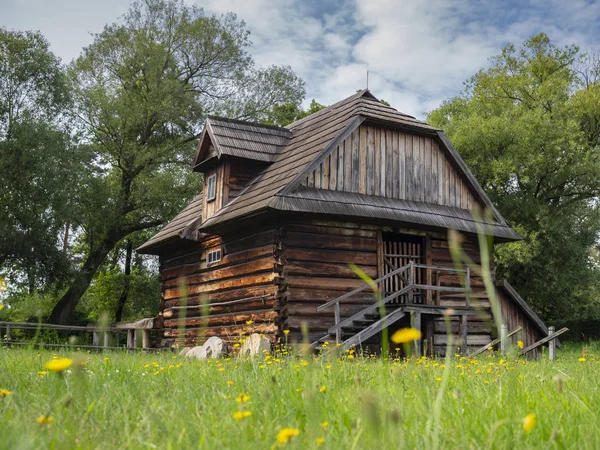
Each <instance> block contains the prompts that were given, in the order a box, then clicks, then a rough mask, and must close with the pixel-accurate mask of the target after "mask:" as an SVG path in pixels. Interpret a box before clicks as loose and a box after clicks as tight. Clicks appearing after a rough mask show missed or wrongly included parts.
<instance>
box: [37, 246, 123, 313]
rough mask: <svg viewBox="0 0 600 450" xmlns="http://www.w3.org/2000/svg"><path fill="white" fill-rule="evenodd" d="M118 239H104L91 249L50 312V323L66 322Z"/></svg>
mask: <svg viewBox="0 0 600 450" xmlns="http://www.w3.org/2000/svg"><path fill="white" fill-rule="evenodd" d="M118 241H119V239H110V238H106V239H104V240H103V241H102V242H101V243H100V245H99V246H98V247H96V248H95V249H92V250H91V251H90V254H89V255H88V257H87V259H86V260H85V263H84V264H83V266H82V267H81V269H80V270H79V271H78V272H77V273H76V274H75V278H74V279H73V283H72V284H71V287H70V288H69V290H68V291H67V292H66V293H65V295H63V296H62V298H61V299H60V300H59V301H58V303H57V304H56V305H55V306H54V309H53V310H52V312H51V313H50V318H49V320H50V323H55V324H61V325H63V324H66V323H67V322H68V321H69V319H70V318H71V314H73V311H75V308H76V307H77V304H78V303H79V301H80V300H81V297H82V296H83V294H85V291H86V290H87V288H88V287H89V285H90V283H91V282H92V279H93V278H94V275H95V274H96V272H97V271H98V269H99V268H100V266H101V265H102V262H103V261H104V258H106V256H107V255H108V254H109V253H110V251H111V250H112V249H113V248H114V247H115V245H116V244H117V242H118Z"/></svg>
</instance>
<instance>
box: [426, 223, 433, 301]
mask: <svg viewBox="0 0 600 450" xmlns="http://www.w3.org/2000/svg"><path fill="white" fill-rule="evenodd" d="M425 264H427V265H428V266H431V265H432V263H431V236H430V235H427V236H425ZM425 283H426V284H427V285H428V286H431V269H426V279H425ZM426 295H427V297H426V299H425V303H427V304H428V305H431V303H432V301H431V296H432V292H431V291H427V294H426Z"/></svg>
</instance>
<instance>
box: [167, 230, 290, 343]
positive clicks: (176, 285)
mask: <svg viewBox="0 0 600 450" xmlns="http://www.w3.org/2000/svg"><path fill="white" fill-rule="evenodd" d="M278 234H279V231H278V229H275V228H274V229H267V230H265V231H260V232H249V233H246V234H237V235H235V236H223V237H213V238H209V239H205V240H204V241H202V242H199V243H192V244H191V245H190V246H189V247H188V249H187V250H180V251H179V252H178V253H177V254H170V255H168V256H163V257H161V260H160V275H161V281H162V302H161V312H162V316H163V327H164V342H163V346H167V345H172V344H174V343H175V341H176V339H177V338H181V342H180V343H181V344H182V345H191V344H197V343H199V342H202V341H203V340H204V339H205V338H208V337H210V336H218V337H220V338H222V339H224V340H225V341H227V342H232V341H234V340H236V339H238V338H239V336H240V334H241V333H243V334H249V333H252V332H257V333H263V334H265V335H266V336H268V337H270V338H272V339H275V338H276V335H277V329H278V317H279V313H278V311H279V309H281V308H280V305H279V302H280V301H281V298H280V293H279V289H278V285H277V284H276V283H277V270H278V268H277V260H276V251H277V248H278V243H277V241H278V239H279V238H278ZM217 248H221V252H222V259H221V261H219V262H217V263H215V264H212V265H211V266H208V265H207V262H206V255H207V253H208V251H210V250H213V249H217ZM248 299H250V300H248ZM182 306H183V307H185V309H179V307H182ZM250 320H251V321H253V322H254V323H253V324H252V325H247V324H246V321H250Z"/></svg>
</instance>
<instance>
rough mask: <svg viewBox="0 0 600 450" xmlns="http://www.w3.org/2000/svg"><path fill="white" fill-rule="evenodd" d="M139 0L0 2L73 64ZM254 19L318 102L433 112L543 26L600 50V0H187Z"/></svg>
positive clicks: (256, 52)
mask: <svg viewBox="0 0 600 450" xmlns="http://www.w3.org/2000/svg"><path fill="white" fill-rule="evenodd" d="M129 3H130V2H129V0H102V1H98V0H54V1H48V0H0V25H1V26H4V27H8V28H14V29H37V30H40V31H41V32H42V33H43V34H44V35H46V37H47V38H48V39H49V41H50V43H51V46H52V49H53V51H54V52H55V53H56V54H57V55H58V56H60V57H61V58H62V59H63V60H64V61H65V62H68V61H70V60H71V59H72V58H74V57H76V56H77V55H78V54H79V52H80V51H81V48H82V47H83V46H85V45H88V44H89V43H91V41H92V36H91V35H90V33H93V32H99V31H101V29H102V27H103V25H104V24H105V23H107V22H113V21H115V20H116V19H117V18H118V17H119V16H120V15H122V14H123V13H124V12H125V11H126V10H127V8H128V6H129ZM186 3H196V4H198V5H199V6H202V7H204V8H205V10H206V11H207V12H210V13H216V14H220V13H224V12H228V11H233V12H235V13H237V14H238V16H239V17H240V18H241V19H243V20H245V21H246V24H247V26H248V28H249V30H250V31H251V33H252V41H253V43H254V45H253V47H252V49H251V52H252V54H253V56H254V58H255V60H256V62H257V63H258V64H259V65H270V64H285V65H290V66H292V68H293V69H294V70H295V71H296V73H298V74H299V75H300V76H302V77H303V78H304V79H305V80H306V90H307V96H306V98H307V100H306V103H307V104H308V103H309V102H310V100H311V99H312V98H315V99H316V100H317V101H318V102H320V103H324V104H330V103H333V102H335V101H338V100H340V99H341V98H344V97H346V96H348V95H350V94H352V93H353V92H354V91H355V90H356V89H360V88H363V87H365V86H366V72H367V69H368V70H369V73H370V76H369V87H370V88H371V90H372V92H373V93H374V94H375V95H376V96H378V97H380V98H384V99H386V100H387V101H388V102H390V103H391V104H392V106H394V107H395V108H397V109H399V110H400V111H403V112H406V113H409V114H412V115H415V116H417V117H423V114H424V113H425V112H426V111H429V110H431V109H433V108H435V107H436V106H438V105H439V104H440V102H441V101H442V100H443V99H444V98H447V97H451V96H454V95H456V94H458V93H459V92H460V90H461V89H462V84H463V82H464V80H465V79H467V78H468V77H469V76H471V75H473V74H474V73H475V72H477V70H479V69H481V68H483V67H485V66H486V65H487V64H488V61H489V57H490V56H492V55H495V54H497V53H499V51H500V49H501V48H502V47H503V46H505V45H507V44H508V43H514V44H517V45H518V44H520V43H521V42H523V41H524V40H525V39H527V38H528V37H530V36H533V35H535V34H537V33H539V32H542V31H543V32H545V33H547V34H548V35H549V36H550V37H551V39H552V40H553V42H555V43H556V44H558V45H565V44H573V43H574V44H577V45H579V46H580V47H581V48H582V49H584V50H590V51H596V52H598V51H600V26H599V25H600V0H598V1H591V0H568V1H564V0H563V1H558V0H548V1H531V2H525V1H501V0H495V1H483V0H480V1H466V0H446V1H444V0H429V1H423V0H402V1H394V0H338V1H334V0H323V1H318V0H280V1H270V0H197V1H192V0H186Z"/></svg>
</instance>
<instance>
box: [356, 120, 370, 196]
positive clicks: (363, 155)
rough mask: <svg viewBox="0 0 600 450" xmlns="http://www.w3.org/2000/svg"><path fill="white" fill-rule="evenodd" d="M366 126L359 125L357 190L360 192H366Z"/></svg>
mask: <svg viewBox="0 0 600 450" xmlns="http://www.w3.org/2000/svg"><path fill="white" fill-rule="evenodd" d="M367 153H368V152H367V126H361V127H360V146H359V152H358V154H359V155H360V170H359V175H360V176H359V186H358V192H360V193H361V194H366V193H367Z"/></svg>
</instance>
